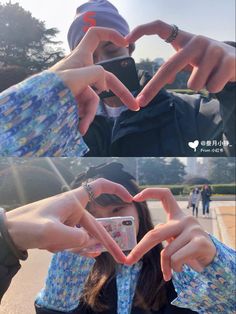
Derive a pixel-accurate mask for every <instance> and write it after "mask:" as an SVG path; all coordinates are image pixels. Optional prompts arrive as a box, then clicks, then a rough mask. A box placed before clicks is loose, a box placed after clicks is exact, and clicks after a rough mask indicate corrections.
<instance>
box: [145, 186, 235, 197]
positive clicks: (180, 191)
mask: <svg viewBox="0 0 236 314" xmlns="http://www.w3.org/2000/svg"><path fill="white" fill-rule="evenodd" d="M210 186H211V188H212V192H213V194H223V195H234V194H236V185H235V184H212V185H210ZM148 187H159V188H168V189H170V190H171V192H172V193H173V194H174V195H188V194H189V193H190V191H191V190H192V189H193V188H194V187H196V186H195V185H194V186H190V185H161V186H160V185H155V186H150V185H143V186H141V189H145V188H148ZM198 187H199V188H202V185H201V186H198Z"/></svg>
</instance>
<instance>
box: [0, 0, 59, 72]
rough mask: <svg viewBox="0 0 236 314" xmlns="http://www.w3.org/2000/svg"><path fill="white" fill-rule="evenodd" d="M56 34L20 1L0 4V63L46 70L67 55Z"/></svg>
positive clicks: (56, 32) (30, 70) (56, 31)
mask: <svg viewBox="0 0 236 314" xmlns="http://www.w3.org/2000/svg"><path fill="white" fill-rule="evenodd" d="M57 34H58V30H57V29H56V28H49V29H47V28H46V27H45V23H44V22H42V21H39V20H37V19H36V18H34V17H32V15H31V13H30V12H28V11H25V10H24V9H23V8H22V7H21V6H20V5H19V4H18V3H16V4H11V3H7V4H0V65H1V66H2V67H3V66H4V67H5V66H9V65H10V66H12V65H13V66H21V67H23V68H25V69H27V70H28V72H29V73H35V72H39V71H42V70H44V69H47V68H48V67H50V66H52V65H53V64H55V63H56V62H57V61H59V60H60V59H61V58H62V57H63V56H64V52H63V50H62V49H61V48H58V47H57V46H58V44H60V42H58V41H55V40H54V37H55V36H56V35H57Z"/></svg>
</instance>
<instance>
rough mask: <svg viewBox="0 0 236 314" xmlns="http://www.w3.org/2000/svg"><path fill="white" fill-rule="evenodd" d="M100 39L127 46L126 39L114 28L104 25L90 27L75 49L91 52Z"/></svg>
mask: <svg viewBox="0 0 236 314" xmlns="http://www.w3.org/2000/svg"><path fill="white" fill-rule="evenodd" d="M102 41H109V42H112V43H113V44H115V45H117V46H119V47H126V46H128V42H127V40H126V39H125V38H124V37H123V36H122V35H121V34H120V33H119V32H118V31H116V30H114V29H109V28H105V27H91V28H90V29H89V30H88V32H87V33H86V34H85V36H84V38H83V39H82V40H81V42H80V44H79V45H78V47H77V48H76V49H78V50H83V51H86V53H91V54H93V53H94V51H95V50H96V49H97V47H98V45H99V44H100V42H102Z"/></svg>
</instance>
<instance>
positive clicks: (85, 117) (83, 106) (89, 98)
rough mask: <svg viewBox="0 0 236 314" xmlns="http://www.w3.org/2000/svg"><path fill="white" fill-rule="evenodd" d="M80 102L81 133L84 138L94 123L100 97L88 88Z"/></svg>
mask: <svg viewBox="0 0 236 314" xmlns="http://www.w3.org/2000/svg"><path fill="white" fill-rule="evenodd" d="M77 100H78V102H79V117H80V122H79V131H80V133H81V135H82V136H84V135H85V134H86V133H87V131H88V129H89V126H90V125H91V123H92V122H93V120H94V118H95V116H96V113H97V107H98V104H99V97H98V95H97V94H96V93H95V92H94V91H93V90H92V89H91V88H90V87H87V88H86V89H85V90H84V91H83V92H82V93H81V94H80V95H79V97H78V98H77Z"/></svg>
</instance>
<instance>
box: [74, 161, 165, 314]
mask: <svg viewBox="0 0 236 314" xmlns="http://www.w3.org/2000/svg"><path fill="white" fill-rule="evenodd" d="M96 178H105V179H108V180H111V181H113V182H116V183H119V184H122V185H123V186H124V187H125V188H126V189H127V190H128V191H129V192H130V194H132V195H136V194H137V193H139V192H140V189H139V187H138V185H137V184H136V182H135V179H134V177H133V176H132V175H130V174H129V173H128V172H126V171H124V170H123V165H122V164H120V163H116V162H113V163H110V164H106V165H101V166H98V167H91V168H90V169H89V170H88V171H87V172H86V173H83V174H80V175H79V176H78V177H77V178H76V179H75V181H74V182H73V183H72V184H71V188H72V189H74V188H77V187H79V186H81V184H82V183H83V182H85V181H91V180H94V179H96ZM96 202H97V203H99V204H100V205H101V206H108V205H117V204H118V205H120V204H122V203H123V201H122V200H121V199H120V198H119V197H117V196H114V195H108V194H103V195H101V196H100V197H98V198H97V199H96ZM134 204H135V206H136V208H137V212H138V216H139V232H138V236H137V240H138V241H140V240H141V239H142V238H143V236H144V235H145V234H146V233H147V232H148V231H150V230H151V229H153V223H152V220H151V215H150V212H149V209H148V207H147V204H146V202H143V203H134ZM162 248H163V247H162V245H161V244H159V245H157V246H156V247H154V248H153V249H152V250H150V251H149V252H148V253H147V254H145V255H144V257H143V259H142V262H143V266H142V269H141V273H140V276H139V280H138V284H137V288H136V293H135V299H134V305H135V306H137V307H140V308H142V309H145V310H158V309H160V308H161V307H162V306H163V305H164V304H166V303H167V292H166V285H165V282H164V280H163V276H162V272H161V266H160V252H161V250H162ZM115 269H116V263H115V261H114V259H113V258H112V257H111V255H109V254H108V253H102V254H101V255H100V256H99V257H97V258H96V263H95V264H94V267H93V269H92V271H91V273H90V275H89V277H88V279H87V281H86V284H85V288H84V291H83V295H82V299H81V301H82V302H84V303H85V304H87V305H89V307H91V309H92V310H93V311H95V312H102V311H104V310H108V309H109V306H108V304H107V303H105V300H103V299H101V295H103V293H102V292H103V289H105V288H106V287H107V285H108V284H109V282H110V281H111V280H112V279H113V278H114V277H115Z"/></svg>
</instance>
